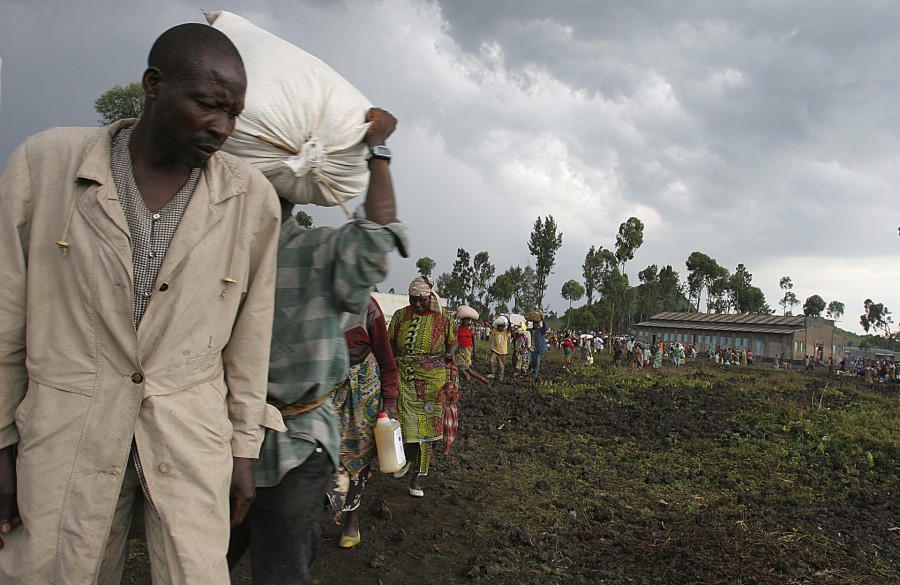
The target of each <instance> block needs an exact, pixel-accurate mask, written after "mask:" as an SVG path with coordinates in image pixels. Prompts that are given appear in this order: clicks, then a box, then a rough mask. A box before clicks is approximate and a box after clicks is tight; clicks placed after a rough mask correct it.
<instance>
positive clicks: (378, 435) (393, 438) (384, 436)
mask: <svg viewBox="0 0 900 585" xmlns="http://www.w3.org/2000/svg"><path fill="white" fill-rule="evenodd" d="M375 449H376V450H377V451H378V469H379V470H380V471H381V473H393V472H395V471H400V470H401V469H402V468H403V466H404V465H406V453H404V452H403V435H402V434H401V431H400V421H399V420H394V419H391V418H388V414H387V413H386V412H379V413H378V422H376V423H375Z"/></svg>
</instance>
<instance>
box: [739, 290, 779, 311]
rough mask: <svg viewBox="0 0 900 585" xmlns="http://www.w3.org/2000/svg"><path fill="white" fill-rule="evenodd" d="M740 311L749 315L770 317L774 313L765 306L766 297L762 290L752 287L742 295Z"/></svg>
mask: <svg viewBox="0 0 900 585" xmlns="http://www.w3.org/2000/svg"><path fill="white" fill-rule="evenodd" d="M740 311H741V313H747V314H749V315H771V314H772V313H774V312H775V311H773V310H772V309H770V308H769V305H768V304H766V295H765V293H763V291H762V289H760V288H759V287H758V286H753V285H750V286H749V287H748V288H747V289H746V290H744V292H743V293H742V296H741V308H740Z"/></svg>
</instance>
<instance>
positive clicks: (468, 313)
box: [456, 305, 478, 321]
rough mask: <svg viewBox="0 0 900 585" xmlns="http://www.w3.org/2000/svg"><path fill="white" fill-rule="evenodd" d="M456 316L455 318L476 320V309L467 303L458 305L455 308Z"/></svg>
mask: <svg viewBox="0 0 900 585" xmlns="http://www.w3.org/2000/svg"><path fill="white" fill-rule="evenodd" d="M456 318H457V319H467V318H468V319H472V320H475V321H477V320H478V311H476V310H475V309H473V308H472V307H469V306H468V305H460V307H459V308H458V309H456Z"/></svg>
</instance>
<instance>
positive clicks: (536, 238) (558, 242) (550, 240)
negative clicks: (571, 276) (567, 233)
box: [528, 215, 563, 309]
mask: <svg viewBox="0 0 900 585" xmlns="http://www.w3.org/2000/svg"><path fill="white" fill-rule="evenodd" d="M562 236H563V235H562V232H558V230H557V228H556V220H555V219H553V216H552V215H548V216H547V217H546V218H544V219H543V220H542V219H541V218H540V217H538V218H537V219H536V220H534V226H533V227H532V229H531V238H530V239H529V240H528V251H529V252H530V253H531V255H532V256H534V258H535V274H536V276H537V281H536V283H535V289H536V290H535V292H536V293H537V298H536V301H537V308H539V309H543V303H544V293H546V292H547V277H548V276H550V273H551V272H552V270H553V265H554V264H555V263H556V252H557V250H559V248H560V247H561V246H562Z"/></svg>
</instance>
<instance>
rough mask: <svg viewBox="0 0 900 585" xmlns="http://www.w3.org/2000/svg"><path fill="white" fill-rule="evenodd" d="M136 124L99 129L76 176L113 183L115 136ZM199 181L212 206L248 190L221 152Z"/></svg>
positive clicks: (124, 122)
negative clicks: (111, 155)
mask: <svg viewBox="0 0 900 585" xmlns="http://www.w3.org/2000/svg"><path fill="white" fill-rule="evenodd" d="M135 124H137V119H135V118H128V119H125V120H119V121H117V122H113V123H112V124H110V125H109V126H105V127H103V128H98V129H97V131H96V132H95V133H94V134H93V135H92V136H91V137H90V138H89V139H88V141H87V142H86V143H85V146H84V150H83V152H82V160H81V165H80V166H79V167H78V172H77V173H76V177H77V178H78V179H82V180H87V181H91V182H93V183H97V184H99V185H104V184H106V183H111V182H112V175H111V174H110V170H109V160H110V154H111V149H112V140H113V137H114V136H115V135H116V132H118V131H119V130H121V129H122V128H127V127H128V126H134V125H135ZM200 181H201V182H205V183H206V185H207V187H208V189H209V194H210V197H209V203H210V204H212V205H215V204H217V203H221V202H222V201H225V200H226V199H229V198H231V197H234V196H235V195H239V194H241V193H243V192H245V191H246V185H245V184H244V178H243V176H242V174H241V173H239V172H238V170H237V166H236V161H235V159H234V158H233V157H232V156H231V155H229V154H225V153H223V152H222V151H219V152H217V153H215V154H214V155H212V157H210V159H209V161H207V163H206V166H205V167H204V169H203V173H202V175H201V178H200ZM198 186H199V185H198Z"/></svg>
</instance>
